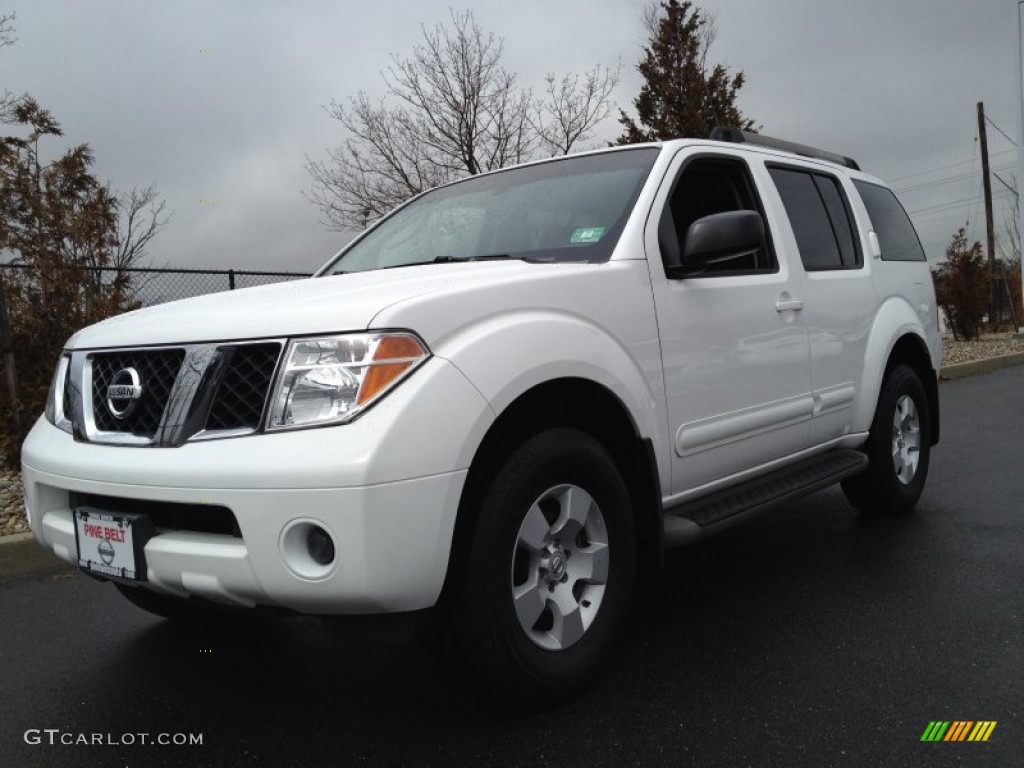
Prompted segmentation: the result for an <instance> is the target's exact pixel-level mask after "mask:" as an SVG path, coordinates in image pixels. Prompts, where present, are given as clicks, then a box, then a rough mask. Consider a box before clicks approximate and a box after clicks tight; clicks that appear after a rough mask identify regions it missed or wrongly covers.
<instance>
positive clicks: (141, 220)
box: [110, 184, 171, 271]
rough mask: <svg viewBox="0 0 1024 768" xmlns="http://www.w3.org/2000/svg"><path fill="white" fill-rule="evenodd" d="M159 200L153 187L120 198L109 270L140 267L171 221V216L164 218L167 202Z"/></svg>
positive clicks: (128, 193) (136, 189) (124, 194)
mask: <svg viewBox="0 0 1024 768" xmlns="http://www.w3.org/2000/svg"><path fill="white" fill-rule="evenodd" d="M157 196H158V192H157V189H156V187H155V186H154V185H152V184H150V185H149V186H148V187H146V188H145V189H139V188H137V187H133V188H132V189H130V190H128V191H127V192H125V193H123V194H121V195H118V196H117V198H116V202H115V206H116V208H117V212H118V226H117V245H116V247H115V248H114V250H113V252H112V253H111V255H110V266H112V267H114V268H115V269H117V270H118V271H120V270H123V269H126V268H128V267H131V266H133V265H137V264H138V263H139V262H140V261H141V260H142V258H143V257H144V256H145V254H146V248H147V247H148V246H149V241H150V240H152V239H153V238H154V237H156V236H157V234H158V233H159V232H160V230H161V229H162V228H163V226H164V224H166V223H167V222H168V220H169V219H170V217H171V214H166V215H165V214H164V208H166V206H167V203H166V201H164V200H160V199H158V197H157Z"/></svg>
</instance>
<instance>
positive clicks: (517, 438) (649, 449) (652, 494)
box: [441, 378, 662, 600]
mask: <svg viewBox="0 0 1024 768" xmlns="http://www.w3.org/2000/svg"><path fill="white" fill-rule="evenodd" d="M551 427H575V428H577V429H580V430H582V431H584V432H587V433H589V434H590V435H592V436H593V437H595V438H596V439H597V440H598V441H600V442H601V444H602V445H603V446H604V447H605V449H606V450H607V451H608V453H609V454H611V457H612V459H613V460H614V461H615V463H616V465H617V466H618V467H619V471H620V472H622V477H623V480H624V481H625V483H626V487H627V488H628V490H629V494H630V500H631V501H632V503H633V513H634V515H635V518H636V526H637V539H638V542H639V545H640V547H641V550H642V551H647V552H649V553H650V555H651V556H650V557H645V558H641V562H648V563H649V562H657V563H660V558H661V549H662V548H661V487H660V482H659V479H658V469H657V463H656V461H655V457H654V451H653V446H652V443H651V441H650V440H649V439H647V440H645V439H643V438H641V437H640V436H639V435H638V434H637V430H636V426H635V425H634V423H633V419H632V417H631V416H630V414H629V411H628V410H627V409H626V407H625V406H624V405H623V404H622V402H621V401H620V400H619V399H618V398H617V397H616V396H615V395H614V394H613V393H612V392H611V391H610V390H608V389H607V388H606V387H604V386H602V385H600V384H597V383H596V382H593V381H589V380H587V379H576V378H567V379H556V380H553V381H548V382H545V383H544V384H540V385H538V386H536V387H534V388H533V389H530V390H528V391H527V392H525V393H523V394H522V395H520V396H519V397H518V398H516V399H515V400H514V401H513V402H512V403H511V404H510V405H509V406H508V407H507V408H506V409H505V410H504V411H502V413H501V414H500V415H499V416H498V418H497V419H496V420H495V422H494V424H492V425H491V428H490V429H489V430H488V432H487V434H486V435H485V436H484V439H483V441H482V442H481V444H480V447H479V448H478V449H477V452H476V455H475V456H474V457H473V462H472V464H471V465H470V468H469V474H468V476H467V478H466V484H465V486H464V488H463V491H462V498H461V500H460V502H459V510H458V516H457V518H456V521H455V535H454V537H453V540H452V550H451V556H450V558H449V562H448V573H447V575H446V576H445V585H444V589H443V590H442V593H441V594H442V597H441V599H442V600H444V596H445V595H446V594H447V593H448V591H449V589H448V587H449V584H450V583H452V581H453V580H455V579H457V578H459V576H460V574H461V571H462V569H463V568H464V566H465V554H466V552H467V549H468V547H469V542H470V540H471V537H472V534H473V526H474V525H475V523H476V514H475V511H474V506H475V505H476V504H479V502H480V500H481V499H482V498H483V496H484V494H485V493H486V492H487V488H488V485H489V483H490V480H491V478H492V477H493V476H494V473H495V472H497V471H498V468H499V467H500V466H501V464H502V462H503V461H504V460H505V458H507V457H508V455H509V453H510V452H511V451H512V450H514V449H515V448H516V447H517V446H519V445H521V444H522V443H524V442H525V441H526V440H528V439H529V438H530V437H531V436H533V435H535V434H537V433H538V432H540V431H542V430H544V429H548V428H551ZM648 548H650V549H648Z"/></svg>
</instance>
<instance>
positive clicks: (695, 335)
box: [645, 150, 813, 496]
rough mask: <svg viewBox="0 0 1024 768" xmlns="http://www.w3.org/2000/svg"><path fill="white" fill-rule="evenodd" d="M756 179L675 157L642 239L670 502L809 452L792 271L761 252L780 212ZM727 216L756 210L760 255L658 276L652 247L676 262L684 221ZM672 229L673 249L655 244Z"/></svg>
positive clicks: (724, 161) (756, 171) (802, 341)
mask: <svg viewBox="0 0 1024 768" xmlns="http://www.w3.org/2000/svg"><path fill="white" fill-rule="evenodd" d="M762 176H763V177H764V178H763V179H762V178H761V177H762ZM766 180H767V171H766V170H765V169H764V167H763V166H760V167H751V166H750V165H749V164H748V163H747V161H746V159H745V158H743V157H742V156H740V155H738V154H737V155H734V154H730V153H728V152H714V153H707V152H701V151H699V150H684V151H682V152H681V153H680V155H679V156H677V158H676V159H675V162H674V164H673V171H672V172H670V173H669V174H668V175H667V177H666V183H665V188H664V189H662V190H661V192H660V193H659V196H658V199H657V201H656V203H655V209H654V211H653V212H652V216H651V218H650V223H649V226H648V229H647V232H646V235H645V243H646V245H647V253H648V263H649V264H650V268H651V279H652V284H653V290H654V301H655V307H656V310H657V315H658V326H659V332H660V335H661V345H662V362H663V366H664V375H665V389H666V397H667V406H668V407H667V416H668V422H669V423H668V428H669V437H670V440H669V443H670V450H671V451H672V461H671V466H672V482H671V487H672V494H673V496H676V495H678V494H682V493H688V492H692V491H695V490H696V491H698V492H699V491H700V490H703V489H704V487H705V486H708V485H709V484H713V483H715V481H717V480H721V479H723V478H726V477H729V476H732V475H735V474H737V473H741V472H745V471H747V470H751V469H755V468H758V467H764V465H766V464H768V463H769V462H772V461H775V460H778V459H782V458H784V457H787V456H790V455H792V454H794V453H796V452H798V451H801V450H803V449H805V448H806V447H807V446H808V441H809V431H810V429H809V420H810V417H811V413H812V409H813V398H812V395H811V379H810V362H809V343H808V334H807V330H806V326H805V324H804V321H803V318H802V313H801V310H802V296H803V287H804V286H803V272H802V270H800V269H799V268H798V267H797V268H795V269H791V265H789V264H787V263H786V260H785V259H784V258H782V255H781V254H777V253H776V250H775V248H774V247H773V245H772V238H771V232H770V226H769V223H770V222H771V221H772V220H773V219H775V218H776V217H777V216H778V215H779V211H777V210H771V209H766V208H765V205H766V202H765V201H764V200H762V198H761V195H759V194H758V182H760V184H761V185H763V184H764V183H765V181H766ZM768 204H769V205H773V204H774V205H776V206H777V203H772V202H771V201H769V202H768ZM665 206H668V209H669V212H670V216H671V220H670V221H671V225H670V226H668V227H667V228H666V225H665V222H663V221H661V215H662V212H663V211H664V209H665ZM734 210H753V211H758V212H760V213H761V214H762V216H763V217H764V219H765V226H766V229H767V230H769V232H768V242H767V246H766V247H765V248H762V249H759V250H758V251H756V252H753V253H750V254H746V255H744V256H741V257H740V258H737V259H732V260H729V261H725V262H721V263H717V264H714V265H711V266H710V267H708V268H706V269H705V271H703V272H701V273H699V274H689V275H683V276H675V277H668V276H667V275H666V269H665V262H664V261H663V259H664V258H666V256H665V254H663V250H664V251H665V253H666V254H668V256H667V258H668V259H669V260H670V261H671V259H673V258H678V254H679V253H681V252H682V250H683V249H684V248H685V244H686V236H687V232H688V230H689V226H690V225H691V224H692V223H693V222H694V221H696V220H697V219H700V218H702V217H704V216H708V215H711V214H715V213H722V212H726V211H734ZM659 225H660V226H659ZM659 228H660V230H661V231H660V235H659ZM672 233H674V234H675V236H676V238H677V242H678V250H676V249H675V248H668V247H666V241H665V238H666V236H671V234H672ZM673 254H674V255H673Z"/></svg>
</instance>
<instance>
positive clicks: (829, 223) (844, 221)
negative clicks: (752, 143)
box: [768, 166, 861, 272]
mask: <svg viewBox="0 0 1024 768" xmlns="http://www.w3.org/2000/svg"><path fill="white" fill-rule="evenodd" d="M768 171H769V173H771V176H772V180H773V181H774V182H775V186H776V188H777V189H778V190H779V196H780V197H781V198H782V203H783V205H785V207H786V214H787V215H788V216H789V221H790V224H791V225H792V227H793V234H794V235H795V236H796V243H797V247H798V248H799V249H800V260H801V261H802V262H803V265H804V269H806V270H808V271H811V272H813V271H817V270H824V269H853V268H856V267H858V266H860V263H861V262H860V258H859V251H858V249H857V242H856V239H855V238H854V234H853V233H854V229H853V224H852V223H851V220H850V213H849V207H848V206H847V204H846V199H845V197H844V196H843V193H842V190H841V189H840V187H839V182H838V181H836V179H834V178H833V177H832V176H828V175H826V174H823V173H813V172H811V171H806V170H802V169H796V168H789V167H780V166H770V167H769V168H768Z"/></svg>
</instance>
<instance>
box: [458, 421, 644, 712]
mask: <svg viewBox="0 0 1024 768" xmlns="http://www.w3.org/2000/svg"><path fill="white" fill-rule="evenodd" d="M635 548H636V547H635V535H634V525H633V512H632V507H631V505H630V500H629V494H628V492H627V490H626V486H625V483H624V482H623V480H622V476H621V474H620V472H619V470H618V468H617V467H616V465H615V463H614V461H613V460H612V458H611V457H610V456H609V455H608V452H607V451H606V450H605V449H604V447H603V446H602V445H601V444H600V443H599V442H598V441H597V440H595V439H594V438H593V437H591V436H590V435H588V434H586V433H585V432H582V431H580V430H576V429H568V428H558V429H550V430H547V431H545V432H542V433H540V434H538V435H536V436H534V437H533V438H531V439H529V440H528V441H526V442H525V443H524V444H523V445H522V446H520V447H519V448H518V449H516V450H514V451H513V452H512V454H511V455H510V456H509V457H508V459H507V460H506V461H505V462H504V463H503V464H502V466H501V467H500V469H499V470H498V471H497V473H496V474H495V476H494V479H493V481H492V482H491V485H490V488H489V489H488V491H487V492H486V493H485V494H484V497H483V501H482V504H481V505H480V508H479V510H478V517H477V520H476V524H475V526H474V530H473V534H472V536H471V538H470V541H469V550H468V553H466V559H465V568H464V569H463V571H462V574H463V578H461V579H459V582H458V583H456V584H453V585H452V595H451V599H450V600H449V601H448V604H447V606H446V611H445V614H444V616H443V622H444V623H443V627H442V633H443V643H444V646H445V650H446V655H448V656H449V658H450V659H452V658H453V657H454V660H455V661H456V663H457V664H458V665H459V666H462V667H463V668H466V667H468V669H467V670H466V671H468V672H470V674H471V676H472V678H473V679H479V678H480V677H481V676H482V677H483V679H484V680H485V681H486V682H487V683H488V684H489V686H490V688H491V690H492V691H493V692H494V693H496V694H498V695H499V696H500V697H501V699H502V700H504V701H506V702H509V703H513V704H515V705H519V706H529V707H544V706H548V705H550V704H553V703H555V702H557V701H560V700H562V699H564V698H566V697H568V696H570V695H571V694H573V693H574V692H575V691H576V690H578V689H579V688H580V687H582V686H583V685H585V684H586V683H587V682H588V681H589V680H591V679H592V677H593V676H594V674H595V672H596V671H597V669H598V668H600V667H601V666H602V665H603V664H604V663H605V662H606V661H607V659H608V656H609V654H610V653H611V652H612V650H613V648H614V645H615V641H616V640H617V639H618V636H619V635H620V634H621V632H622V630H623V628H624V624H625V619H626V616H627V612H628V610H629V605H630V600H631V597H632V592H633V583H634V574H635V570H636V552H635Z"/></svg>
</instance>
